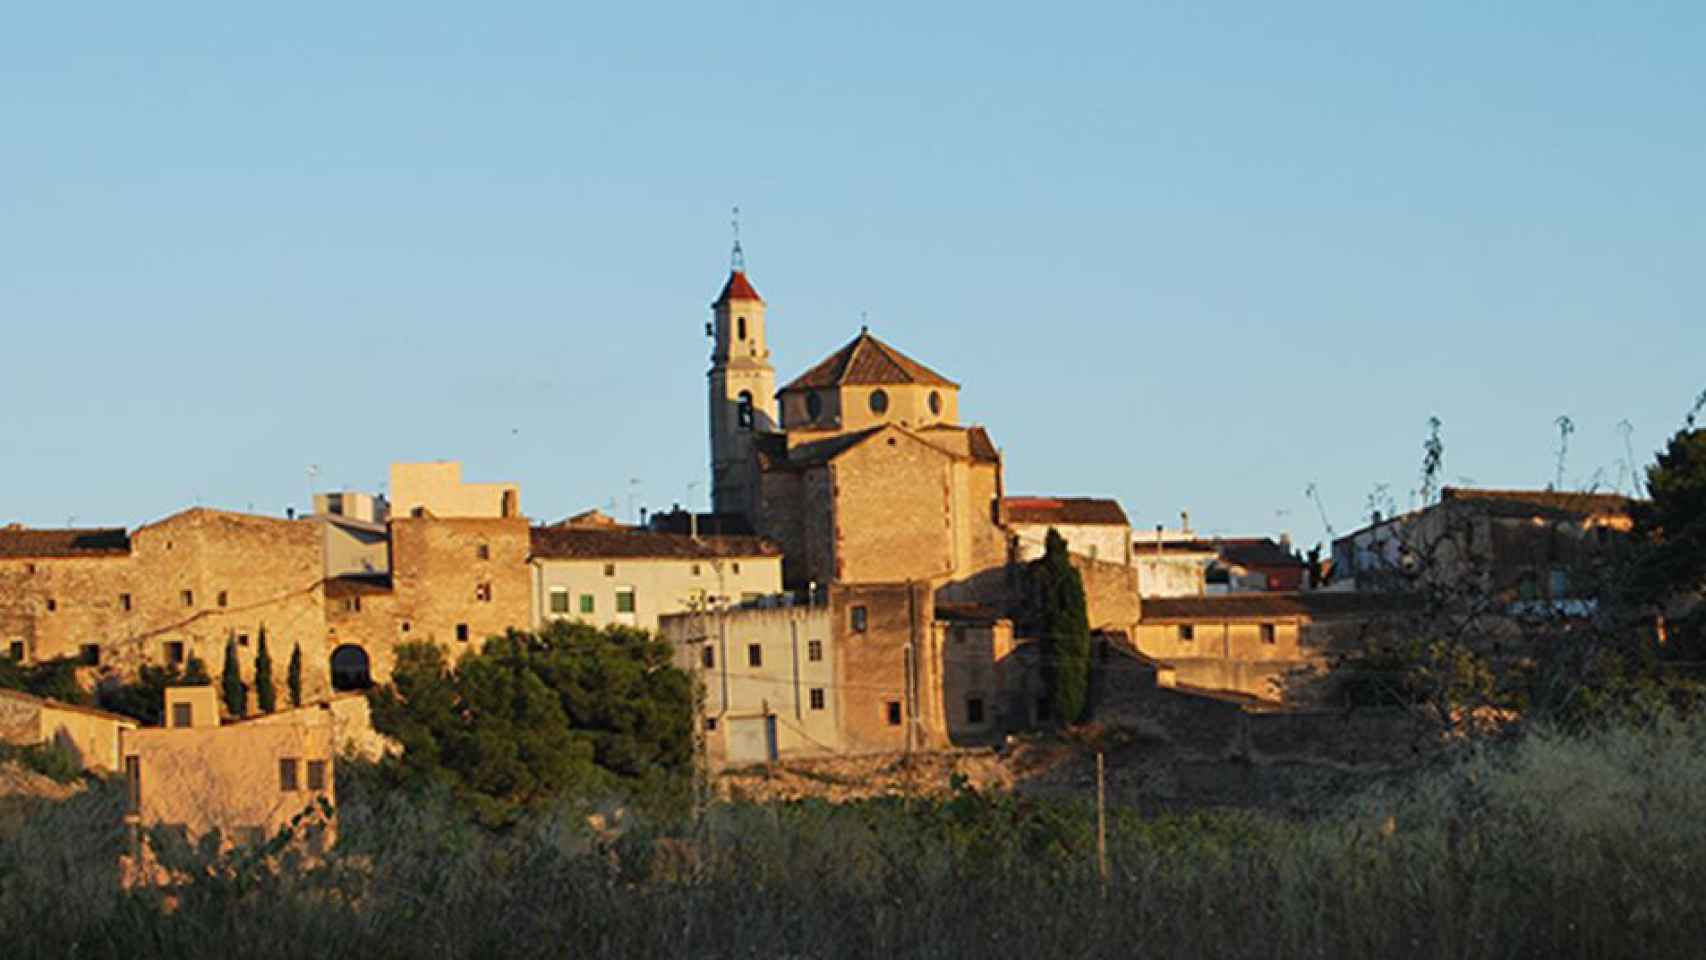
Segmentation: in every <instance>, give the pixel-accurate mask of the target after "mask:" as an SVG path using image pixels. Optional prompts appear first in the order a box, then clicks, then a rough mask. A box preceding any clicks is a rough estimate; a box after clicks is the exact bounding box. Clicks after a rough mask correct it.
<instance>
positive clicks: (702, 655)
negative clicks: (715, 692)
mask: <svg viewBox="0 0 1706 960" xmlns="http://www.w3.org/2000/svg"><path fill="white" fill-rule="evenodd" d="M699 662H700V663H703V664H704V665H705V669H707V670H709V669H711V668H712V667H714V666H716V665H717V651H716V649H715V648H714V647H712V646H711V645H710V644H708V643H707V644H705V646H704V647H702V648H700V650H699Z"/></svg>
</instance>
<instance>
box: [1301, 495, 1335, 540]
mask: <svg viewBox="0 0 1706 960" xmlns="http://www.w3.org/2000/svg"><path fill="white" fill-rule="evenodd" d="M1303 495H1304V496H1306V497H1308V498H1309V499H1310V500H1312V501H1314V503H1315V509H1316V510H1317V511H1319V512H1320V514H1321V526H1322V527H1323V528H1324V529H1325V530H1326V531H1327V539H1328V540H1332V539H1334V538H1335V537H1336V536H1337V534H1335V533H1334V532H1333V521H1331V520H1328V519H1327V506H1326V504H1323V503H1322V502H1321V491H1320V490H1318V489H1316V487H1315V482H1314V481H1310V483H1309V486H1307V487H1304V488H1303Z"/></svg>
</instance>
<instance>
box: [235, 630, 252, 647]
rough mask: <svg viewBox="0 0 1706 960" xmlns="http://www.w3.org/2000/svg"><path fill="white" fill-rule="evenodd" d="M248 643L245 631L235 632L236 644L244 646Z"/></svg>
mask: <svg viewBox="0 0 1706 960" xmlns="http://www.w3.org/2000/svg"><path fill="white" fill-rule="evenodd" d="M248 645H249V635H248V634H246V633H239V634H237V646H239V647H246V646H248Z"/></svg>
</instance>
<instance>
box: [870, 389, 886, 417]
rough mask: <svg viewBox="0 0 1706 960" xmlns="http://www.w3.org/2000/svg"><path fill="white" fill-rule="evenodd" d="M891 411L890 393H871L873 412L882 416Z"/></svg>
mask: <svg viewBox="0 0 1706 960" xmlns="http://www.w3.org/2000/svg"><path fill="white" fill-rule="evenodd" d="M888 410H889V393H888V391H887V390H881V389H878V390H872V391H871V412H872V413H874V414H877V415H878V416H881V415H882V414H885V413H887V412H888Z"/></svg>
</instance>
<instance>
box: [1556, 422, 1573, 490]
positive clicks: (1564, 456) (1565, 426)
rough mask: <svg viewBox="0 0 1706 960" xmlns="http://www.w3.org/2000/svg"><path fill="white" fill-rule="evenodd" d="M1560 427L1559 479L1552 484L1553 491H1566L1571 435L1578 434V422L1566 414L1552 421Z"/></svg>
mask: <svg viewBox="0 0 1706 960" xmlns="http://www.w3.org/2000/svg"><path fill="white" fill-rule="evenodd" d="M1552 422H1553V423H1554V424H1556V425H1557V427H1558V478H1557V480H1555V481H1554V482H1553V484H1552V489H1553V490H1562V489H1564V463H1565V461H1566V460H1568V459H1569V457H1570V434H1572V433H1575V432H1576V422H1575V421H1574V420H1571V419H1570V416H1569V414H1564V415H1563V416H1560V417H1559V418H1558V419H1556V420H1554V421H1552Z"/></svg>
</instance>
